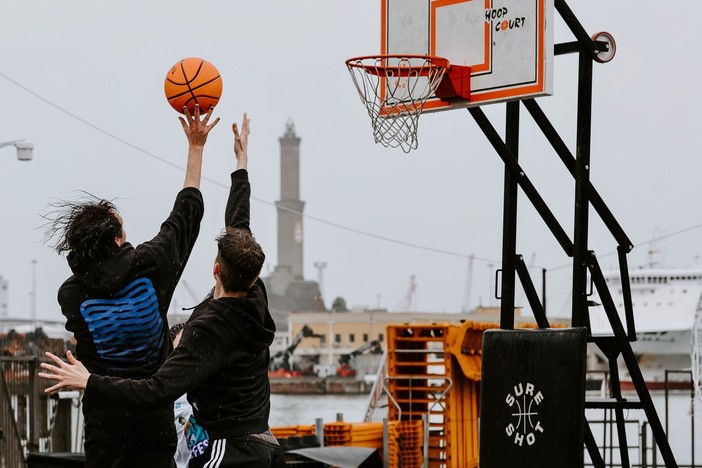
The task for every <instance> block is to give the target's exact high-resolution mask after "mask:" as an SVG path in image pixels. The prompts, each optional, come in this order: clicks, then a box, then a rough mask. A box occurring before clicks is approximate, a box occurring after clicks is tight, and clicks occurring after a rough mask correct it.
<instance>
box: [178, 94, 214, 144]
mask: <svg viewBox="0 0 702 468" xmlns="http://www.w3.org/2000/svg"><path fill="white" fill-rule="evenodd" d="M213 111H214V107H210V109H209V110H208V111H207V112H206V113H205V115H204V116H203V117H202V118H200V106H199V105H197V104H196V105H195V114H194V115H191V114H190V111H189V110H188V108H187V107H183V113H184V114H185V117H178V120H180V124H181V125H182V126H183V131H184V132H185V136H186V137H188V143H189V144H190V145H192V146H204V145H205V142H206V141H207V134H208V133H209V132H210V130H212V127H214V126H215V125H217V122H219V117H217V118H216V119H215V121H214V122H212V123H211V124H209V125H208V122H209V120H210V117H211V116H212V112H213Z"/></svg>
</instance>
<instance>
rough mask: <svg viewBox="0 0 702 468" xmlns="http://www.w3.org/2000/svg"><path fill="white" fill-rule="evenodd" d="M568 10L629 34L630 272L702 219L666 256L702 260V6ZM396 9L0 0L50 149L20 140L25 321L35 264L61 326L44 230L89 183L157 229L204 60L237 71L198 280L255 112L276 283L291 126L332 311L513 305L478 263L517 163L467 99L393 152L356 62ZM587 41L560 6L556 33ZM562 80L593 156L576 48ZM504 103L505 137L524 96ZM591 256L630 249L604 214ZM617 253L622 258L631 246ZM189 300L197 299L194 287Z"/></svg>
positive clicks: (606, 110)
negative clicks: (579, 106) (283, 154)
mask: <svg viewBox="0 0 702 468" xmlns="http://www.w3.org/2000/svg"><path fill="white" fill-rule="evenodd" d="M569 4H570V6H571V8H572V9H573V10H574V12H575V13H576V15H577V16H578V18H579V19H580V21H581V22H582V23H583V25H584V26H585V28H586V29H587V30H588V31H589V32H590V33H595V32H598V31H602V30H605V31H609V32H610V33H611V34H612V35H613V36H614V37H615V39H616V41H617V46H618V50H617V55H616V57H615V58H614V60H613V61H612V62H610V63H608V64H604V65H600V64H596V65H595V67H594V99H593V131H592V170H591V177H592V181H593V184H594V185H595V187H596V188H597V189H598V190H599V192H600V194H601V195H602V196H603V198H604V199H605V202H606V203H607V204H608V205H609V207H610V208H611V209H612V211H613V212H614V214H615V215H616V216H617V217H618V219H619V220H620V222H621V224H622V226H623V227H624V229H625V231H626V232H627V233H628V235H629V236H630V238H631V239H632V240H633V242H634V244H635V245H636V248H635V249H634V252H632V254H631V255H630V263H631V265H632V266H639V265H642V264H644V263H646V262H647V261H648V258H647V251H648V250H649V245H647V244H644V242H646V241H648V240H649V239H652V238H654V237H658V236H665V235H670V234H674V233H676V232H678V231H681V230H685V229H688V228H691V227H696V226H697V228H695V229H690V230H688V231H687V232H686V233H684V234H678V235H674V236H671V237H668V238H667V239H665V240H663V241H661V242H658V243H656V244H655V245H654V247H655V248H656V250H658V251H660V253H659V254H658V256H657V257H656V259H657V261H659V262H661V263H662V264H663V265H664V266H671V267H672V266H675V267H689V266H693V265H698V266H700V265H701V264H702V260H700V258H699V256H700V255H701V254H702V247H700V243H699V241H698V239H699V238H700V235H701V233H702V228H700V227H699V226H700V225H702V210H701V209H700V208H699V203H700V201H701V200H702V184H700V182H699V180H700V174H702V161H701V158H700V156H701V155H700V150H699V132H700V128H701V127H702V125H701V124H702V121H701V117H700V115H701V114H700V111H699V109H700V104H702V98H700V94H699V92H698V86H699V83H700V78H701V73H700V67H701V66H700V53H699V50H698V48H699V44H701V43H702V32H701V31H702V28H700V26H699V18H700V17H702V4H701V3H700V2H685V3H683V4H676V5H674V6H671V7H670V8H666V9H664V8H661V5H660V3H659V2H640V1H633V0H619V1H617V2H611V1H604V0H588V1H584V0H580V1H574V0H572V1H570V2H569ZM379 10H380V2H379V0H355V1H353V2H341V1H303V0H298V1H294V2H292V1H289V0H286V1H283V0H270V1H268V2H237V1H203V2H184V1H181V0H175V1H169V2H136V1H133V0H127V1H123V2H119V3H115V2H106V1H101V0H100V1H91V2H83V1H74V0H71V1H56V0H52V1H38V0H21V1H19V0H7V1H4V2H2V4H1V5H0V57H1V58H2V60H1V61H0V74H1V76H0V95H1V96H2V103H3V110H4V112H3V116H2V117H1V118H0V121H1V122H2V125H0V142H2V141H8V140H14V139H20V138H24V139H27V140H29V141H31V142H33V143H34V145H35V157H34V160H33V161H31V162H26V163H25V162H19V161H17V160H16V158H15V156H14V152H13V150H12V149H10V148H3V149H0V181H1V182H0V197H1V198H2V205H0V219H2V229H0V232H1V233H2V242H0V275H2V277H3V278H5V279H7V280H8V281H9V299H10V315H11V316H13V317H29V311H30V293H31V291H32V263H31V261H32V260H34V259H36V260H37V262H38V263H37V269H36V276H37V315H38V317H40V318H46V319H56V320H60V319H61V318H62V317H61V314H60V311H59V309H58V306H57V304H56V299H55V297H56V290H57V288H58V286H59V285H60V284H61V282H62V281H63V280H64V279H65V278H66V277H67V276H68V275H69V273H70V272H69V269H68V266H67V264H66V262H65V259H64V258H63V257H59V256H58V255H56V254H55V253H54V252H53V251H52V250H51V249H50V248H49V247H47V246H44V245H43V244H42V242H41V239H42V231H41V229H37V228H38V227H39V226H40V225H41V219H40V218H39V215H38V214H39V213H42V212H44V211H46V208H47V203H48V202H49V201H50V200H51V199H52V198H53V197H56V198H74V197H75V195H76V192H75V191H76V190H87V191H89V192H91V193H94V194H96V195H98V196H101V197H105V198H109V199H111V198H116V199H117V205H118V207H119V208H120V211H121V212H122V214H123V216H124V218H125V223H126V230H127V235H128V240H130V241H131V242H132V243H134V244H136V243H139V242H141V241H144V240H147V239H148V238H150V237H151V236H152V235H153V234H154V233H155V232H156V230H157V228H158V226H159V224H160V222H161V221H162V219H164V218H165V216H166V215H167V213H168V211H169V209H170V206H171V204H172V200H173V198H174V196H175V194H176V193H177V191H178V190H179V188H180V187H181V186H182V182H183V171H182V170H180V169H178V167H183V165H184V162H185V156H186V140H185V137H184V136H183V132H182V129H181V127H180V124H179V123H178V121H177V114H176V113H175V112H174V111H173V109H171V107H170V106H169V105H168V103H167V102H166V100H165V97H164V95H163V79H164V77H165V74H166V72H167V71H168V69H169V68H170V67H171V65H172V64H173V63H175V62H176V61H178V60H179V59H181V58H183V57H187V56H200V57H203V58H206V59H208V60H209V61H211V62H212V63H214V64H215V65H216V66H217V67H218V68H219V70H220V72H221V74H222V77H223V82H224V94H223V96H222V100H221V102H220V104H219V105H218V107H217V110H216V115H217V116H220V117H221V118H222V119H223V122H221V123H220V125H219V126H218V127H217V128H216V129H215V130H214V131H213V133H212V134H211V136H210V141H209V142H208V145H207V148H206V150H205V151H206V154H205V163H204V171H203V172H204V176H205V177H206V178H207V179H208V180H206V181H203V184H202V190H203V194H204V197H205V203H206V216H205V219H204V221H203V224H202V232H201V235H200V239H199V241H198V245H197V246H196V248H195V250H194V253H193V256H192V259H191V261H190V263H189V265H188V267H187V269H186V271H185V274H184V276H183V278H184V279H185V280H186V281H187V282H188V284H189V285H190V286H191V287H192V289H193V290H195V291H196V292H197V293H198V294H201V293H204V292H205V291H206V290H207V289H208V288H209V287H210V285H211V284H212V281H213V280H212V277H211V273H210V272H211V264H212V260H213V256H214V251H215V244H214V242H213V241H212V239H213V238H214V237H215V236H216V234H217V233H218V232H219V229H220V227H221V223H222V212H223V208H224V202H225V198H226V193H227V191H226V186H227V184H228V173H229V172H230V170H231V169H232V168H233V167H234V160H233V155H232V151H231V140H232V138H231V131H230V125H231V122H232V121H234V120H240V119H241V115H242V113H243V112H248V113H249V116H250V118H251V128H252V133H251V137H250V147H249V153H250V173H251V180H252V184H253V195H254V197H255V198H256V200H254V201H253V202H252V221H253V229H254V232H255V233H256V235H257V237H258V239H259V240H260V241H261V243H262V245H263V247H264V249H265V250H266V252H267V254H268V262H267V264H266V266H265V271H264V273H267V272H268V271H269V270H271V269H272V268H273V267H274V265H275V263H276V259H277V252H276V212H275V209H274V207H273V203H274V202H275V201H276V200H277V199H278V198H279V196H280V192H279V168H278V161H279V143H278V138H279V137H280V136H282V134H283V132H284V129H285V124H286V122H287V121H288V120H289V119H292V120H293V122H294V124H295V128H296V131H297V134H298V136H300V137H301V138H302V144H301V159H302V169H301V192H302V195H301V198H302V199H303V200H304V201H305V202H306V206H305V214H306V215H309V216H310V218H306V219H305V222H304V231H305V232H304V234H305V252H304V256H305V276H306V277H307V278H308V279H316V278H317V270H316V269H315V268H314V266H313V263H314V262H317V261H325V262H327V267H326V269H325V270H324V285H323V286H324V293H325V298H326V303H327V305H329V304H330V303H331V300H332V299H333V298H334V297H336V296H343V297H344V298H345V299H346V301H347V303H348V304H349V305H350V306H363V305H365V306H370V307H376V306H380V307H386V308H389V309H393V308H395V307H396V306H397V305H398V304H399V303H401V302H402V299H403V297H404V296H405V294H406V292H407V290H408V287H409V283H410V276H411V275H416V283H417V289H416V294H415V302H414V304H413V309H414V310H418V311H448V312H450V311H460V310H461V308H463V307H465V305H466V304H465V294H466V288H467V285H468V284H470V285H471V289H470V290H471V296H470V304H469V306H470V307H475V306H476V305H478V304H480V303H481V304H483V305H487V304H490V303H493V304H494V303H495V300H491V299H490V295H491V285H490V282H491V280H492V278H493V276H494V272H493V271H494V269H495V268H496V264H493V263H491V262H489V261H483V260H476V261H475V262H474V264H473V268H472V275H469V274H468V259H467V258H468V256H469V255H470V254H473V255H475V256H476V257H478V258H480V259H486V260H491V259H492V260H495V261H499V259H500V255H501V254H500V251H501V235H502V179H503V170H504V168H503V165H502V163H501V161H500V160H499V158H498V157H497V155H496V154H495V153H494V151H493V150H492V148H491V147H490V146H489V144H488V142H487V140H486V138H485V137H484V135H483V134H482V132H481V131H480V130H479V129H478V127H477V125H476V124H475V122H474V121H473V119H472V118H471V117H470V115H469V114H468V112H466V111H463V110H457V111H451V112H443V113H435V114H427V115H425V116H423V117H422V118H421V120H420V126H419V149H418V150H416V151H414V152H412V153H410V154H409V155H406V154H404V153H403V152H402V151H401V150H399V149H395V150H393V149H387V148H384V147H382V146H378V145H375V144H374V143H373V140H372V133H371V128H370V122H369V119H368V116H367V114H366V111H365V109H364V108H363V106H362V105H361V103H360V102H359V99H358V96H357V94H356V90H355V89H354V87H353V84H352V83H351V80H350V78H349V75H348V72H347V70H346V68H345V66H344V61H345V60H346V59H347V58H349V57H352V56H356V55H366V54H374V53H379V49H380V46H379V42H380V40H379ZM571 40H573V38H572V36H571V35H570V33H569V31H567V30H566V28H565V27H564V25H563V22H562V21H561V19H560V18H559V17H558V16H557V15H556V20H555V41H556V42H563V41H571ZM554 70H555V73H554V95H553V96H552V97H546V98H541V99H540V101H539V102H540V104H541V106H542V107H543V108H544V109H545V111H546V112H547V114H548V116H549V117H550V119H551V121H552V122H553V123H554V125H555V126H556V128H557V129H558V130H559V131H560V132H561V135H562V136H563V137H564V138H565V139H566V142H567V143H568V144H569V146H570V147H571V149H572V150H574V146H575V140H574V130H575V89H576V85H577V82H576V73H577V61H576V58H575V56H566V57H556V59H555V67H554ZM484 110H485V112H486V113H487V114H488V115H489V116H490V117H491V118H492V119H493V122H494V124H495V125H496V126H497V127H498V129H500V131H502V128H503V124H502V120H503V117H502V116H503V115H504V105H492V106H487V107H485V108H484ZM522 116H523V117H522V122H523V124H522V130H521V135H522V146H521V148H520V161H521V162H522V165H523V167H524V168H525V170H526V172H527V174H528V175H529V177H530V178H531V179H532V181H533V182H534V184H535V185H536V186H537V188H538V189H539V190H540V192H541V194H542V195H543V197H544V198H545V199H546V201H547V202H548V203H549V204H550V206H551V208H552V210H553V211H554V213H555V214H556V216H557V217H558V218H559V220H560V221H561V224H562V225H563V226H564V228H565V229H566V231H567V232H568V233H571V232H572V218H573V182H572V180H571V179H570V176H569V175H568V174H567V172H566V171H565V169H564V168H563V166H562V165H561V163H560V161H559V160H558V158H557V157H556V155H555V154H554V153H553V152H552V151H551V150H550V147H548V146H547V145H546V143H545V141H544V138H543V137H542V136H541V135H540V134H539V133H537V132H536V131H535V130H534V125H533V124H531V122H530V120H529V117H528V115H527V113H526V111H523V112H522ZM157 158H161V159H162V160H165V161H167V162H163V161H161V160H159V159H157ZM174 165H175V166H176V167H173V166H174ZM519 218H520V226H519V230H518V251H519V252H520V253H523V254H524V256H525V258H526V261H527V263H532V262H533V263H534V264H535V265H538V266H541V267H546V268H548V269H549V274H548V281H549V296H548V302H549V307H550V311H551V312H552V313H559V314H569V311H568V307H569V303H570V300H569V294H570V292H569V289H570V286H569V285H570V280H569V276H570V270H569V268H561V269H558V267H560V266H563V265H568V263H569V259H568V258H567V257H566V256H565V255H564V254H563V253H562V251H561V250H560V247H559V246H558V244H557V243H556V241H555V240H554V239H553V238H552V237H551V235H550V234H549V232H548V230H547V229H546V227H545V226H544V224H543V223H542V222H541V221H540V219H539V218H538V217H537V216H536V215H535V211H534V210H533V209H532V208H531V206H530V205H529V202H528V200H527V199H526V198H525V197H524V196H523V195H522V194H521V193H520V214H519ZM319 220H322V221H319ZM329 223H331V224H338V225H342V226H346V227H348V228H350V229H342V228H339V227H335V226H333V225H331V224H329ZM355 231H362V232H366V233H370V234H372V235H373V236H378V237H382V238H386V239H391V240H394V241H396V242H392V241H390V240H383V239H380V238H378V237H373V236H368V235H364V234H360V233H358V232H355ZM406 244H412V245H417V246H424V247H426V248H427V249H420V248H416V247H411V246H409V245H406ZM591 248H593V249H594V250H596V251H597V252H598V253H599V254H600V255H602V254H604V253H608V252H611V251H613V250H614V249H615V248H616V244H615V243H614V241H613V240H612V239H611V237H609V235H608V234H607V232H606V231H605V230H604V229H603V227H602V225H601V223H599V222H598V221H597V220H596V218H595V217H594V216H593V225H592V231H591ZM432 249H434V250H432ZM435 250H441V251H445V252H448V253H441V252H437V251H435ZM601 261H602V264H603V265H604V266H605V267H607V266H614V257H613V256H609V257H602V260H601ZM534 273H535V274H539V273H538V272H534ZM537 285H538V286H539V287H540V281H538V279H537ZM175 300H176V301H177V303H178V304H179V305H191V304H192V298H191V297H190V296H189V294H188V293H187V291H186V290H185V289H184V288H182V287H181V288H179V290H178V291H177V294H176V296H175ZM518 300H522V301H523V296H520V295H518Z"/></svg>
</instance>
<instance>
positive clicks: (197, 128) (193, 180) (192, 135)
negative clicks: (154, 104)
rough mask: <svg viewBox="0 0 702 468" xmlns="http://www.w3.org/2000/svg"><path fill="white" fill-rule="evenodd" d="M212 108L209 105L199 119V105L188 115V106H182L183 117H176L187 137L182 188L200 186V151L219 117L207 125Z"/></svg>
mask: <svg viewBox="0 0 702 468" xmlns="http://www.w3.org/2000/svg"><path fill="white" fill-rule="evenodd" d="M213 110H214V107H211V108H210V110H209V111H207V113H206V114H205V115H204V117H202V119H201V118H200V106H198V105H196V106H195V115H190V111H188V108H187V107H184V108H183V111H184V113H185V117H178V119H179V120H180V124H181V125H182V126H183V131H185V136H186V137H187V138H188V163H187V167H186V169H185V182H184V183H183V188H186V187H194V188H197V189H199V188H200V178H201V176H202V152H203V149H204V147H205V143H206V142H207V134H208V133H209V132H210V130H212V127H214V126H215V125H217V122H219V117H217V119H216V120H215V121H214V122H212V124H210V125H208V122H209V120H210V117H211V116H212V111H213Z"/></svg>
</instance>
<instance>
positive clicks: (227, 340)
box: [84, 170, 275, 439]
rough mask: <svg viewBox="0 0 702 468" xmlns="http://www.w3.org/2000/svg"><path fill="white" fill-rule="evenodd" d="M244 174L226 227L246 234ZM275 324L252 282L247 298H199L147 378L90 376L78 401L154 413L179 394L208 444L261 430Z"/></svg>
mask: <svg viewBox="0 0 702 468" xmlns="http://www.w3.org/2000/svg"><path fill="white" fill-rule="evenodd" d="M249 195H250V186H249V183H248V174H247V172H246V171H244V170H239V171H236V172H235V173H234V174H233V175H232V189H231V192H230V196H229V200H228V202H227V210H226V216H225V217H226V221H227V224H228V225H229V226H236V227H241V228H245V229H248V226H249V219H248V217H249ZM274 335H275V324H274V322H273V318H272V317H271V314H270V312H269V311H268V297H267V294H266V289H265V286H264V285H263V282H262V281H261V280H260V279H258V280H257V281H256V283H255V284H254V285H253V286H252V287H251V289H250V290H249V291H248V293H247V295H246V297H243V298H233V297H223V298H220V299H211V300H206V301H204V302H203V303H202V304H200V305H199V306H197V307H196V308H195V310H194V311H193V314H192V315H191V317H190V319H189V320H188V322H187V324H186V326H185V329H184V330H183V335H182V337H181V340H180V344H179V345H178V347H177V348H176V349H175V350H174V351H173V353H172V354H171V356H169V358H168V360H167V361H166V363H165V364H164V365H163V367H161V369H159V371H158V372H157V373H156V374H155V375H154V376H153V377H151V378H148V379H145V380H124V379H119V378H110V377H101V376H97V375H91V376H90V378H89V380H88V385H87V388H86V392H85V397H84V402H88V403H90V402H91V401H103V402H109V404H112V405H115V407H120V406H121V405H125V404H126V405H128V406H137V407H145V408H148V407H157V406H160V405H162V404H163V403H164V402H172V401H175V400H176V399H177V398H178V397H179V396H180V395H182V394H183V393H186V392H187V393H188V400H189V401H190V403H191V404H192V405H193V408H194V410H195V411H194V413H195V419H196V420H197V421H198V423H199V424H200V425H201V426H202V427H203V428H204V429H205V430H207V432H208V434H209V435H210V438H211V439H219V438H225V437H231V436H236V435H241V434H250V433H258V432H263V431H265V430H267V429H268V416H269V413H270V382H269V380H268V364H269V361H270V352H269V346H270V344H271V343H272V342H273V337H274Z"/></svg>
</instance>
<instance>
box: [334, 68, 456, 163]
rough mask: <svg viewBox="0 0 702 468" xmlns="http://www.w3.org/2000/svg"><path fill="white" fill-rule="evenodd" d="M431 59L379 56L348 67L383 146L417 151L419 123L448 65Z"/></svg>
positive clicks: (378, 140)
mask: <svg viewBox="0 0 702 468" xmlns="http://www.w3.org/2000/svg"><path fill="white" fill-rule="evenodd" d="M447 64H448V62H447V61H446V60H445V59H441V58H438V57H429V56H426V57H424V56H376V57H358V58H354V59H349V60H347V62H346V66H347V67H348V69H349V73H351V78H352V79H353V83H354V85H355V86H356V90H358V94H359V96H360V97H361V102H363V104H364V105H365V106H366V109H367V110H368V115H369V116H370V118H371V124H372V126H373V138H374V139H375V142H376V143H381V144H382V145H383V146H386V147H388V146H389V147H392V148H397V147H398V146H399V147H401V148H402V150H403V151H404V152H405V153H409V152H410V150H413V149H416V148H417V123H418V120H419V114H421V113H422V109H423V107H424V103H425V102H426V101H427V99H428V98H429V97H430V96H432V95H433V94H434V92H435V91H436V88H437V87H438V86H439V83H440V82H441V79H442V78H443V76H444V73H445V72H446V70H447V68H448V66H447Z"/></svg>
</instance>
